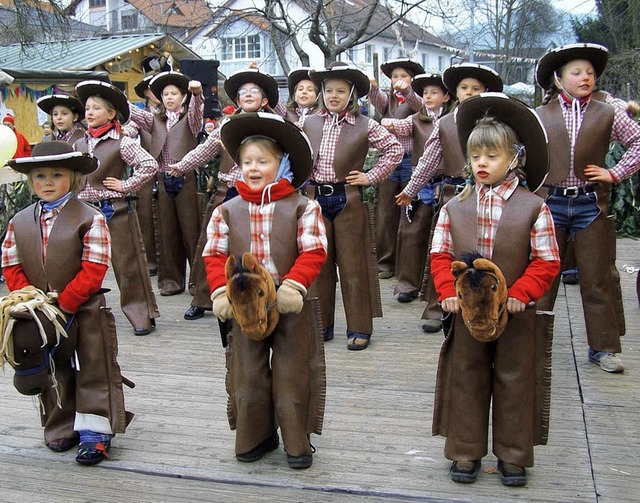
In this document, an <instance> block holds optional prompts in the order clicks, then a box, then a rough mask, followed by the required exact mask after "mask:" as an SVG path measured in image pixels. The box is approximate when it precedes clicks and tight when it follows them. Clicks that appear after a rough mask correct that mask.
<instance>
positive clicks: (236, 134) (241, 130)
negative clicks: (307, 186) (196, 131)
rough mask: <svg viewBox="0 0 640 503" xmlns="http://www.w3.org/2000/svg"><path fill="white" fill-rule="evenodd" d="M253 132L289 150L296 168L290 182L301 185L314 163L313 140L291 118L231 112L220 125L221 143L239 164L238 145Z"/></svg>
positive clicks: (297, 185)
mask: <svg viewBox="0 0 640 503" xmlns="http://www.w3.org/2000/svg"><path fill="white" fill-rule="evenodd" d="M251 136H262V137H267V138H270V139H272V140H273V141H275V142H276V143H277V144H278V145H280V147H281V148H282V150H283V151H284V152H287V153H288V154H289V160H290V161H291V171H292V172H293V181H292V182H291V185H293V186H294V187H296V188H297V187H300V186H301V185H302V184H303V183H304V182H305V181H306V180H307V179H308V178H309V175H310V174H311V168H312V166H313V160H312V155H311V152H312V151H311V144H310V143H309V139H308V138H307V136H306V135H305V134H304V133H303V132H302V131H300V129H298V128H297V127H296V126H295V125H294V124H293V123H292V122H289V121H287V120H285V119H283V118H282V117H280V116H279V115H275V114H270V113H266V112H253V113H243V114H237V115H232V116H231V117H229V118H228V119H227V120H226V121H225V122H224V123H223V124H222V125H221V126H220V139H221V140H222V144H223V145H224V148H225V149H226V150H227V152H228V153H229V155H230V156H231V157H232V158H233V160H234V161H236V162H237V163H238V164H240V159H239V158H238V149H239V148H240V145H242V143H243V142H244V141H245V140H247V139H248V138H249V137H251Z"/></svg>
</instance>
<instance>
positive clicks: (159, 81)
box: [149, 72, 189, 101]
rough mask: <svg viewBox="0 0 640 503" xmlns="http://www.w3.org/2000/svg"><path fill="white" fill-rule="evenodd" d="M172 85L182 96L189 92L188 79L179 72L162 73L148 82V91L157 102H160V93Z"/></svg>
mask: <svg viewBox="0 0 640 503" xmlns="http://www.w3.org/2000/svg"><path fill="white" fill-rule="evenodd" d="M170 85H174V86H176V87H177V88H178V89H180V91H181V92H182V94H187V93H188V92H189V77H187V76H186V75H184V74H182V73H180V72H162V73H159V74H157V75H155V76H154V77H153V78H152V79H151V80H150V81H149V89H151V92H152V93H153V94H154V96H155V97H156V98H158V100H160V101H162V91H163V89H164V88H165V87H167V86H170Z"/></svg>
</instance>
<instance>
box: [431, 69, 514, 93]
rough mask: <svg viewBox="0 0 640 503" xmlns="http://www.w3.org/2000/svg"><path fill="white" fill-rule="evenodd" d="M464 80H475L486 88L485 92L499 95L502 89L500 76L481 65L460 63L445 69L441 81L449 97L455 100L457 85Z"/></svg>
mask: <svg viewBox="0 0 640 503" xmlns="http://www.w3.org/2000/svg"><path fill="white" fill-rule="evenodd" d="M464 79H477V80H479V81H480V82H482V84H484V86H485V87H486V88H487V92H494V93H500V92H502V89H503V87H504V84H503V82H502V79H501V78H500V75H498V74H497V73H496V72H494V71H493V70H491V69H490V68H487V67H485V66H482V65H474V64H469V63H462V64H460V65H454V66H450V67H449V68H447V69H446V70H445V71H444V73H443V74H442V81H443V82H444V85H445V86H446V87H447V89H448V90H449V92H450V93H451V95H452V96H453V97H455V98H457V92H458V84H460V82H461V81H462V80H464Z"/></svg>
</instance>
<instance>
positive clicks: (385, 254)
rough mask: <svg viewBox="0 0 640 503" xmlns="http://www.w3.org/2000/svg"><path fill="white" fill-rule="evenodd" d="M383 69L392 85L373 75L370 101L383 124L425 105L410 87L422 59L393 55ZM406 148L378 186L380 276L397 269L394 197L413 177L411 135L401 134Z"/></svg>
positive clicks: (400, 138) (396, 208)
mask: <svg viewBox="0 0 640 503" xmlns="http://www.w3.org/2000/svg"><path fill="white" fill-rule="evenodd" d="M380 70H382V73H384V74H385V75H386V76H387V78H389V79H390V80H391V89H390V90H389V91H388V92H387V93H384V92H382V90H381V89H380V87H378V82H377V81H376V79H370V82H371V89H369V101H370V102H371V104H372V105H373V106H374V107H375V109H376V111H377V112H379V113H380V115H382V117H383V119H382V125H383V126H386V124H388V122H389V121H390V120H392V119H404V118H406V117H409V116H410V115H413V114H414V113H416V112H418V111H419V110H420V108H422V100H421V99H420V96H419V95H418V93H416V92H415V91H414V89H413V88H412V87H411V79H413V77H415V76H416V75H419V74H421V73H424V68H422V65H420V64H419V63H416V62H415V61H412V60H411V59H408V58H400V59H392V60H389V61H385V62H384V63H382V65H380ZM398 141H399V142H400V144H401V145H402V147H403V149H404V155H403V157H402V161H401V162H400V164H398V166H397V167H396V168H395V170H394V171H393V173H391V176H389V177H388V178H387V179H386V180H384V181H383V182H382V183H380V185H378V187H377V188H376V208H375V219H376V240H377V243H376V249H377V252H378V271H379V274H380V277H381V278H390V277H392V276H393V275H394V273H395V266H396V258H397V255H396V243H397V239H398V228H399V225H400V214H401V211H400V208H398V206H397V205H396V204H395V202H394V197H395V195H396V194H397V193H398V192H399V191H401V190H402V189H403V188H404V186H405V185H406V184H407V182H408V181H409V179H410V178H411V166H412V165H411V149H412V147H413V143H412V141H411V137H399V138H398Z"/></svg>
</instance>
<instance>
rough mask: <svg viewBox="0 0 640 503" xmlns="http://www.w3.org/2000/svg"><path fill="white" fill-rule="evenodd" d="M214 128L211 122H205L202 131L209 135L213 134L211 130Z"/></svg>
mask: <svg viewBox="0 0 640 503" xmlns="http://www.w3.org/2000/svg"><path fill="white" fill-rule="evenodd" d="M215 128H216V125H215V124H214V123H213V122H207V123H206V124H205V125H204V130H205V131H206V132H207V134H211V133H213V130H214V129H215Z"/></svg>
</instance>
